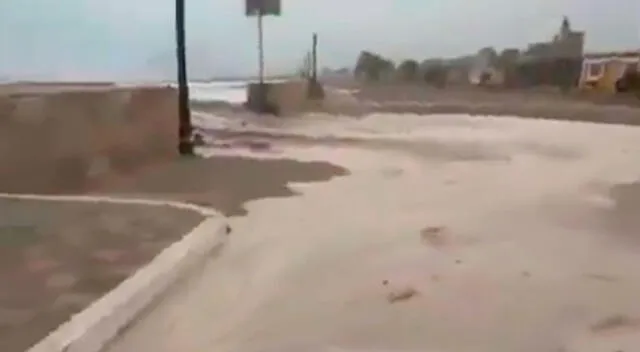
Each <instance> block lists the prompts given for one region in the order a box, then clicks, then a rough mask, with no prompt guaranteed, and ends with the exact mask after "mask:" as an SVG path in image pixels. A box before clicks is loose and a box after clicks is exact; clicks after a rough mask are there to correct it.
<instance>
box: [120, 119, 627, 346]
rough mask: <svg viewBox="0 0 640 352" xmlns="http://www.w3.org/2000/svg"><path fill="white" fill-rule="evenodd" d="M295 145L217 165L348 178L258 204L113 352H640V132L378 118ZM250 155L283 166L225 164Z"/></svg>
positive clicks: (322, 126)
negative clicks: (305, 165)
mask: <svg viewBox="0 0 640 352" xmlns="http://www.w3.org/2000/svg"><path fill="white" fill-rule="evenodd" d="M244 128H245V129H253V128H255V129H258V127H257V126H252V125H250V126H245V127H244ZM264 128H265V127H264V126H260V129H264ZM262 132H264V131H262ZM262 132H260V133H262ZM286 132H291V133H295V134H298V135H304V136H305V137H304V138H302V137H299V136H298V137H296V138H284V139H283V138H279V137H278V138H275V137H269V136H268V135H267V134H265V133H263V134H262V135H257V136H256V135H252V134H251V133H249V134H246V133H245V134H240V135H239V136H238V135H236V136H235V137H234V136H233V135H232V134H229V135H227V136H225V137H224V138H226V139H227V140H226V141H217V143H219V145H218V146H217V147H216V148H209V149H207V150H205V152H207V153H209V154H212V155H233V156H238V155H242V156H245V157H250V158H257V159H269V160H272V159H281V158H286V159H293V160H298V161H301V162H304V161H325V162H326V161H329V162H331V163H334V164H337V165H340V166H342V167H345V168H347V169H348V170H349V174H345V173H343V174H342V175H341V177H335V178H332V179H331V180H329V181H326V182H318V183H305V182H292V183H289V186H290V187H291V188H293V190H294V191H297V192H299V195H298V196H293V197H288V198H277V199H260V200H254V201H251V202H249V203H247V204H246V205H245V208H246V209H247V210H248V216H239V217H233V218H232V227H233V229H234V231H233V233H232V237H231V241H230V245H229V247H228V248H227V249H226V251H225V252H223V253H222V255H221V256H220V257H218V258H216V259H215V260H212V261H211V262H210V263H208V264H207V266H206V267H205V268H204V269H203V270H202V271H201V272H199V273H198V274H196V275H194V276H193V277H192V278H190V280H188V282H187V283H186V284H185V285H183V286H180V287H176V288H175V290H174V291H173V292H172V293H171V294H170V295H168V296H167V297H166V299H164V300H163V301H162V302H160V303H159V304H158V306H157V307H156V308H155V309H153V310H152V311H150V312H149V313H148V315H147V316H145V317H143V318H142V319H141V320H140V321H139V322H138V323H137V324H136V325H134V326H133V327H132V328H131V329H130V330H128V331H126V332H124V334H123V335H122V338H121V339H119V340H118V341H116V342H115V343H114V344H113V345H112V347H111V348H110V349H109V351H110V352H131V351H159V352H163V351H166V352H169V351H190V352H199V351H203V352H205V351H212V350H215V351H242V352H251V351H256V352H257V351H347V350H350V351H360V350H362V351H364V350H367V351H392V350H394V351H400V350H403V351H434V352H436V351H437V352H467V351H468V352H471V351H473V352H513V351H521V352H540V351H550V352H551V351H553V352H557V351H564V352H600V351H603V352H604V351H618V350H619V351H634V350H636V349H638V346H639V345H640V302H639V301H638V300H637V297H638V296H639V295H640V272H638V271H637V270H636V269H635V268H637V267H638V266H640V255H638V254H640V238H639V237H638V236H637V234H638V229H640V220H638V219H637V216H636V215H635V214H636V212H635V210H634V209H638V206H640V185H638V184H636V183H635V182H636V180H637V179H638V175H640V163H638V162H637V160H638V158H637V156H638V154H639V153H640V130H639V129H637V128H634V127H623V126H613V125H596V124H584V123H568V122H561V121H543V120H534V119H512V118H490V117H483V118H469V117H466V116H462V115H458V116H429V117H427V116H417V115H385V114H377V115H372V116H369V117H367V118H362V119H348V118H344V119H340V118H335V117H334V118H331V119H329V118H323V117H322V116H315V117H313V118H311V117H310V118H309V119H307V120H305V121H302V122H299V123H293V124H291V125H290V126H289V127H288V128H287V130H286ZM332 136H333V137H332ZM238 140H243V141H244V142H246V141H247V140H253V141H254V142H255V141H256V140H258V142H262V143H265V142H270V143H271V147H270V150H271V152H269V153H266V152H264V151H263V150H260V151H256V150H255V149H252V148H244V149H243V148H230V147H228V146H227V147H222V146H221V144H224V143H227V144H229V145H233V144H234V143H236V142H237V141H238ZM336 140H337V142H336ZM244 142H243V143H244ZM300 181H304V180H300Z"/></svg>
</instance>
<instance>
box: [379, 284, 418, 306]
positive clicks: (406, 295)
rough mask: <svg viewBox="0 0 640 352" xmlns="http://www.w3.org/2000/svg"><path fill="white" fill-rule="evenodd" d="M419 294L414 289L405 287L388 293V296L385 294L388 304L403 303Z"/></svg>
mask: <svg viewBox="0 0 640 352" xmlns="http://www.w3.org/2000/svg"><path fill="white" fill-rule="evenodd" d="M419 294H420V293H419V292H418V290H416V289H415V288H413V287H405V288H402V289H399V290H396V291H392V292H389V294H387V301H389V303H397V302H403V301H407V300H409V299H411V298H414V297H416V296H417V295H419Z"/></svg>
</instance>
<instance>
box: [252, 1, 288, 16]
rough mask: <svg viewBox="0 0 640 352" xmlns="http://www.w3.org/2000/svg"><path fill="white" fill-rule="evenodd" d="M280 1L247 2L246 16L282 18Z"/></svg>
mask: <svg viewBox="0 0 640 352" xmlns="http://www.w3.org/2000/svg"><path fill="white" fill-rule="evenodd" d="M280 11H281V9H280V0H245V15H246V16H258V15H259V14H262V15H263V16H269V15H271V16H280Z"/></svg>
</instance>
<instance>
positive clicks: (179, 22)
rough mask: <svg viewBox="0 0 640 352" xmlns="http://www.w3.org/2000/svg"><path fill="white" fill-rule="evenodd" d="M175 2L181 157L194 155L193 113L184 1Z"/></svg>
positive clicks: (179, 145) (179, 147)
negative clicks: (192, 137) (190, 96)
mask: <svg viewBox="0 0 640 352" xmlns="http://www.w3.org/2000/svg"><path fill="white" fill-rule="evenodd" d="M175 1H176V8H175V15H176V19H175V25H176V29H175V30H176V58H177V62H178V115H179V127H178V137H179V142H178V151H179V152H180V155H193V143H192V141H191V130H192V126H191V111H190V108H189V79H188V77H187V52H186V43H185V42H186V39H185V18H184V17H185V15H184V13H185V9H184V0H175Z"/></svg>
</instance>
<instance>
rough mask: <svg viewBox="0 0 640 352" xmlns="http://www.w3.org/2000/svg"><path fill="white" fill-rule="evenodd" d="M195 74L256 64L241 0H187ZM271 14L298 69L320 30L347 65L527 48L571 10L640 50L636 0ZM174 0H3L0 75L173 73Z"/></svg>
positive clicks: (590, 39) (587, 24)
mask: <svg viewBox="0 0 640 352" xmlns="http://www.w3.org/2000/svg"><path fill="white" fill-rule="evenodd" d="M185 1H186V3H187V21H188V27H187V31H188V33H187V36H188V46H189V63H190V71H191V73H192V75H193V76H194V77H198V78H203V77H210V76H214V75H218V76H220V75H244V74H253V73H255V71H256V66H257V64H256V60H257V59H256V55H257V54H256V37H257V33H256V32H257V30H256V23H255V20H252V19H247V18H245V17H244V9H243V6H244V1H243V0H185ZM282 7H283V15H282V16H281V17H278V18H268V19H266V20H265V35H266V37H265V44H266V59H267V70H268V72H271V73H276V72H281V71H286V70H290V69H293V68H294V67H295V66H296V65H297V64H298V63H299V62H300V61H301V58H302V56H303V54H304V52H305V50H306V49H307V48H308V46H309V44H310V36H311V33H312V32H313V31H316V32H318V33H319V36H320V54H321V56H320V59H321V63H322V64H324V65H330V66H345V65H349V66H351V65H352V64H353V62H354V61H355V59H356V56H357V55H358V53H359V51H360V50H361V49H369V50H373V51H377V52H379V53H381V54H383V55H386V56H389V57H391V58H393V59H398V60H399V59H402V58H408V57H411V58H416V59H423V58H427V57H439V56H455V55H461V54H465V53H471V52H475V51H476V50H477V49H479V48H480V47H482V46H487V45H493V46H495V47H496V48H497V49H500V48H504V47H507V46H509V47H524V46H525V45H526V43H527V42H531V41H542V40H546V39H548V38H549V37H551V36H552V35H553V34H554V32H555V31H556V30H557V28H558V27H559V25H560V21H561V19H562V16H563V15H568V16H569V17H570V19H571V22H572V25H573V26H574V27H575V28H577V29H581V30H586V31H587V43H586V46H587V50H588V51H600V50H617V49H626V50H629V49H639V48H640V1H639V0H282ZM173 9H174V3H173V0H1V1H0V76H5V77H6V76H10V77H11V78H13V79H21V78H31V79H33V78H40V79H60V78H65V77H66V78H70V79H79V78H80V79H105V78H110V79H124V78H134V77H135V78H138V77H140V78H142V77H144V78H158V79H161V78H172V77H173V74H174V73H173V72H174V63H175V60H174V25H173V21H174V15H173Z"/></svg>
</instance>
